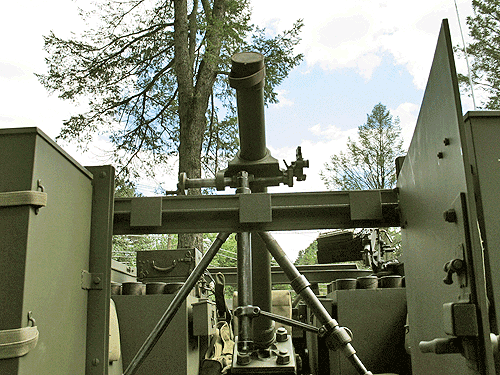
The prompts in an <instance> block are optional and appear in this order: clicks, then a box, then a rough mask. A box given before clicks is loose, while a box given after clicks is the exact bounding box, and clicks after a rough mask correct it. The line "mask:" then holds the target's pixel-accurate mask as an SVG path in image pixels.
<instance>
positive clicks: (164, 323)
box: [123, 233, 231, 375]
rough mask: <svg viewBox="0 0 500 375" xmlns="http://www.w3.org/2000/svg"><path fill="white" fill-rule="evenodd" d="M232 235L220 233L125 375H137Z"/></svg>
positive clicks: (133, 359)
mask: <svg viewBox="0 0 500 375" xmlns="http://www.w3.org/2000/svg"><path fill="white" fill-rule="evenodd" d="M230 234H231V233H219V234H218V235H217V238H216V239H215V240H214V242H213V243H212V246H210V249H208V250H207V252H206V253H205V255H204V256H203V258H201V260H200V263H198V265H197V266H196V267H195V269H194V270H193V272H192V273H191V275H189V277H188V278H187V280H186V282H185V283H184V285H183V286H182V288H181V289H180V290H179V292H177V294H176V296H175V297H174V299H173V300H172V302H170V305H169V306H168V308H167V310H166V311H165V313H164V314H163V316H162V317H161V318H160V320H159V321H158V323H157V324H156V326H155V327H154V328H153V330H152V331H151V333H150V334H149V336H148V338H147V339H146V341H145V342H144V344H142V346H141V348H140V349H139V351H138V352H137V354H136V355H135V356H134V358H132V361H131V362H130V364H129V365H128V367H127V369H126V370H125V372H124V373H123V375H133V374H135V372H136V371H137V369H138V368H139V366H140V365H141V364H142V362H143V361H144V360H145V359H146V357H147V356H148V354H149V353H150V352H151V350H153V348H154V346H155V344H156V343H157V342H158V340H159V339H160V337H161V335H162V334H163V332H165V329H167V327H168V325H169V323H170V322H171V321H172V319H173V318H174V316H175V314H176V313H177V311H178V310H179V308H180V307H181V305H182V303H183V302H184V301H185V300H186V298H187V296H188V295H189V293H190V292H191V290H192V289H193V288H194V286H195V285H196V283H197V282H198V280H199V279H200V277H201V276H202V275H203V274H204V273H205V270H206V269H207V268H208V265H209V264H210V262H211V261H212V259H213V258H214V256H215V255H216V254H217V251H218V250H219V249H220V247H221V246H222V244H223V243H224V242H225V241H226V240H227V238H228V237H229V235H230Z"/></svg>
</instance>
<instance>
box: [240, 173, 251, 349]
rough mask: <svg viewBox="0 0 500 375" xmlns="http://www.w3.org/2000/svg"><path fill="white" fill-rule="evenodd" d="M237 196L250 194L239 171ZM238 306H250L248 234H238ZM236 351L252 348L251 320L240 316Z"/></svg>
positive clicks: (249, 249)
mask: <svg viewBox="0 0 500 375" xmlns="http://www.w3.org/2000/svg"><path fill="white" fill-rule="evenodd" d="M237 180H238V188H237V189H236V193H237V194H250V193H251V191H250V188H249V184H250V183H249V181H248V173H247V172H245V171H241V172H239V173H238V175H237ZM237 255H238V256H237V258H238V306H249V305H252V252H251V240H250V233H249V232H242V233H238V236H237ZM238 319H239V320H238V322H239V325H238V350H239V351H241V352H249V351H250V350H252V349H253V348H252V347H253V339H252V338H253V335H252V318H251V317H249V316H240V317H239V318H238Z"/></svg>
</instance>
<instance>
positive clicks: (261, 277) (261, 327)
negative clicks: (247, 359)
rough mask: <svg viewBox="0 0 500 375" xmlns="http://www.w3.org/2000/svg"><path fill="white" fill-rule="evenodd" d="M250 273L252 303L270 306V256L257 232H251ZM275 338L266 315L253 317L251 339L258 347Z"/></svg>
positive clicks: (272, 326)
mask: <svg viewBox="0 0 500 375" xmlns="http://www.w3.org/2000/svg"><path fill="white" fill-rule="evenodd" d="M251 240H252V275H253V288H252V289H253V305H254V306H259V307H260V308H261V309H262V310H264V311H271V308H272V292H271V285H272V278H271V256H270V255H269V252H268V251H267V249H266V244H265V243H264V242H263V241H262V239H261V238H260V237H259V235H258V233H256V232H252V234H251ZM274 339H275V333H274V323H273V321H272V320H271V319H269V318H268V317H266V316H264V315H261V316H258V317H256V318H253V341H254V344H255V346H256V347H258V348H268V347H269V346H270V345H271V344H272V343H273V342H274Z"/></svg>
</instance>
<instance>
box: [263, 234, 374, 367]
mask: <svg viewBox="0 0 500 375" xmlns="http://www.w3.org/2000/svg"><path fill="white" fill-rule="evenodd" d="M259 235H260V237H261V238H262V240H263V241H264V242H265V243H266V246H267V249H268V250H269V252H270V253H271V255H272V256H273V257H274V259H275V260H276V262H278V264H279V265H280V267H281V269H282V270H283V272H284V273H285V274H286V275H287V277H288V278H289V279H290V281H291V286H292V287H293V289H294V290H295V291H296V292H297V294H300V296H301V297H302V299H303V300H304V302H305V303H306V305H307V306H308V307H309V308H310V309H311V311H312V313H313V314H314V315H315V316H316V318H317V319H318V320H319V321H320V322H321V323H322V324H323V325H324V326H330V327H335V330H339V327H338V323H337V321H336V320H335V319H333V318H332V317H331V316H330V314H329V313H328V311H327V310H326V309H325V307H324V306H323V304H322V303H321V302H320V301H319V299H318V297H317V296H316V295H315V294H314V292H313V291H312V289H311V287H310V285H309V283H308V282H307V280H306V279H305V277H303V276H302V275H301V274H300V273H299V271H298V270H297V268H296V267H295V265H294V264H293V263H292V262H291V261H290V259H288V257H287V256H286V254H285V252H284V251H283V249H282V248H281V246H280V245H279V244H278V242H277V241H276V240H275V239H274V238H273V236H271V234H270V233H268V232H259ZM335 344H337V343H335ZM338 344H340V346H339V349H341V350H342V352H343V353H344V355H345V356H346V357H347V359H348V360H349V361H350V362H351V364H352V365H353V366H354V368H355V369H356V371H357V372H358V374H361V375H371V372H370V371H368V370H367V369H366V368H365V366H364V365H363V363H362V362H361V360H360V359H359V358H358V356H357V355H356V351H355V350H354V348H353V347H352V345H351V344H350V343H348V342H347V343H343V342H340V343H338Z"/></svg>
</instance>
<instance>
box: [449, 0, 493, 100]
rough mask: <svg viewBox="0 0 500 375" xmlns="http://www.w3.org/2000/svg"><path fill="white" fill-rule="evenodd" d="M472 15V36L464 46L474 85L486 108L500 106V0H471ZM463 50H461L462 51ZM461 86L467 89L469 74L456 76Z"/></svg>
mask: <svg viewBox="0 0 500 375" xmlns="http://www.w3.org/2000/svg"><path fill="white" fill-rule="evenodd" d="M472 7H473V9H474V16H469V17H467V25H468V26H469V34H470V36H471V38H472V39H473V42H472V43H470V44H469V45H468V47H467V51H466V52H467V54H468V55H469V56H470V57H471V58H472V59H471V65H470V70H471V79H472V82H473V84H474V88H479V89H481V90H482V91H483V92H485V93H486V95H487V96H488V98H487V100H486V101H485V102H484V103H483V105H482V106H483V107H484V108H486V109H498V108H500V0H472ZM462 52H463V50H462ZM458 79H459V82H460V85H461V87H462V88H466V89H470V84H469V77H467V76H464V75H462V74H459V75H458Z"/></svg>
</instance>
